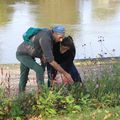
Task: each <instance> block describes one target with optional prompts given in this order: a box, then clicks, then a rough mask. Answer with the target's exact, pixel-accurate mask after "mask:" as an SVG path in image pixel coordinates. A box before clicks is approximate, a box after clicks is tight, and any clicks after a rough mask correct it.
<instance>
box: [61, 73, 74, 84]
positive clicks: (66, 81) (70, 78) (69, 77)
mask: <svg viewBox="0 0 120 120" xmlns="http://www.w3.org/2000/svg"><path fill="white" fill-rule="evenodd" d="M64 77H65V79H63V81H64V84H70V83H72V82H73V79H72V77H71V75H70V74H69V73H67V72H66V73H65V74H64Z"/></svg>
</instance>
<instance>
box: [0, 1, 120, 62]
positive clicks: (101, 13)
mask: <svg viewBox="0 0 120 120" xmlns="http://www.w3.org/2000/svg"><path fill="white" fill-rule="evenodd" d="M58 24H62V25H64V26H65V27H66V35H71V36H72V37H73V39H74V43H75V46H76V57H75V58H76V59H83V58H96V57H113V56H120V52H119V51H120V40H119V38H120V0H0V64H4V63H5V64H7V63H18V60H17V59H16V56H15V53H16V49H17V46H18V45H19V44H20V43H21V42H22V41H23V39H22V34H23V33H24V32H25V31H26V29H27V28H28V27H30V26H33V27H49V28H50V27H52V26H54V25H58Z"/></svg>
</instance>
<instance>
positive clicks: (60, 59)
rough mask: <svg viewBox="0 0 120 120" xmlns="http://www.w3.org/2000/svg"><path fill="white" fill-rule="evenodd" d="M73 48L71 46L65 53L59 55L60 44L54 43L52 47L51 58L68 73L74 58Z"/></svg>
mask: <svg viewBox="0 0 120 120" xmlns="http://www.w3.org/2000/svg"><path fill="white" fill-rule="evenodd" d="M75 53H76V50H75V46H74V44H73V46H72V47H71V48H70V49H69V50H68V51H66V52H65V53H63V54H61V53H60V43H54V45H53V56H54V59H55V61H56V62H57V63H58V64H60V65H61V66H62V67H63V68H64V69H65V70H66V71H69V69H70V67H71V66H72V64H73V60H74V58H75Z"/></svg>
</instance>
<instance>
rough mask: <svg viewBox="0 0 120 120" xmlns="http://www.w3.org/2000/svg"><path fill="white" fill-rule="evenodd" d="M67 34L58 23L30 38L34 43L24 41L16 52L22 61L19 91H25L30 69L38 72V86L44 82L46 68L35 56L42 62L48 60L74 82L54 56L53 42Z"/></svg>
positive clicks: (68, 79)
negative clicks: (44, 68)
mask: <svg viewBox="0 0 120 120" xmlns="http://www.w3.org/2000/svg"><path fill="white" fill-rule="evenodd" d="M64 36H65V28H64V26H61V25H58V26H55V27H53V28H52V29H45V30H44V29H43V30H41V31H40V32H38V33H37V34H36V35H34V36H33V37H31V38H30V41H31V43H32V44H33V45H30V44H27V43H26V42H22V43H21V44H20V45H19V46H18V48H17V52H16V58H17V59H18V60H19V61H20V82H19V92H23V91H25V87H26V83H27V80H28V74H29V70H30V69H32V70H34V71H35V72H36V78H37V84H38V88H40V87H41V85H43V84H44V70H43V68H42V66H41V65H39V64H38V63H37V62H36V61H35V58H40V60H41V62H48V63H49V64H50V65H51V66H52V67H53V68H55V69H56V70H57V71H59V72H60V73H62V74H63V75H64V76H65V77H66V79H67V82H68V83H69V82H72V81H73V80H72V77H71V75H70V74H69V73H67V72H66V71H65V70H64V69H63V68H62V67H61V66H60V65H59V64H58V63H57V62H56V61H55V60H54V56H53V52H52V49H53V43H54V42H61V41H62V40H63V38H64Z"/></svg>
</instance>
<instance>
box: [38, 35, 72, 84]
mask: <svg viewBox="0 0 120 120" xmlns="http://www.w3.org/2000/svg"><path fill="white" fill-rule="evenodd" d="M40 45H41V48H42V51H43V54H44V56H45V59H46V61H47V62H48V63H49V64H50V65H51V66H53V67H54V68H55V69H56V70H57V71H59V72H60V73H62V74H63V75H64V76H65V77H66V78H67V80H68V82H69V81H70V82H71V81H73V80H72V77H71V75H70V74H69V73H67V72H66V71H64V69H63V68H62V67H61V66H60V65H59V64H58V63H57V62H56V61H54V56H53V53H52V49H51V48H52V45H51V40H50V38H49V37H48V38H47V37H45V38H44V39H41V40H40Z"/></svg>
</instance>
